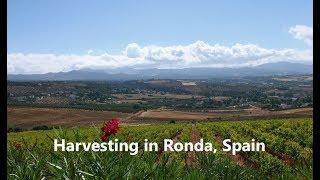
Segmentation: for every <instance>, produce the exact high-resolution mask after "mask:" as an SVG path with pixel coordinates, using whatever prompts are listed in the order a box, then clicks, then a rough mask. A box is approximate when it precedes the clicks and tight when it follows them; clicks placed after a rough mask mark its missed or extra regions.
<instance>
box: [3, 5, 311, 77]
mask: <svg viewBox="0 0 320 180" xmlns="http://www.w3.org/2000/svg"><path fill="white" fill-rule="evenodd" d="M296 25H303V26H306V27H309V28H312V1H311V0H307V1H305V0H294V1H292V0H291V1H289V0H281V1H278V0H268V1H254V0H243V1H234V0H224V1H214V0H210V1H209V0H200V1H195V0H193V1H191V0H183V1H182V0H161V1H160V0H159V1H155V0H116V1H111V0H109V1H108V0H94V1H87V0H66V1H63V0H28V1H21V0H9V1H8V54H17V53H23V54H24V55H26V54H31V53H32V54H53V55H56V56H59V55H66V54H68V55H69V54H73V55H81V54H86V53H88V51H89V52H94V53H96V54H103V53H108V54H110V55H121V54H122V53H123V51H126V50H127V48H128V45H130V44H131V43H136V44H134V45H138V49H139V48H143V47H150V46H160V47H170V46H178V45H181V46H188V45H190V44H194V43H195V42H197V41H203V42H205V43H206V44H209V45H212V46H213V45H215V44H219V45H221V46H225V47H232V46H234V45H235V44H237V43H240V44H244V45H245V44H253V45H256V46H259V47H263V48H265V49H277V50H281V49H286V48H289V49H294V50H307V49H310V45H308V44H307V43H304V42H303V41H301V38H300V40H299V38H294V37H293V35H292V34H291V33H288V32H289V29H290V28H291V27H294V26H296ZM134 48H137V47H134ZM135 50H136V49H135ZM144 57H145V56H144ZM12 61H13V60H12ZM15 61H17V60H15ZM44 61H45V60H42V61H41V60H38V61H37V63H39V62H44ZM118 61H119V60H118ZM11 66H13V68H14V67H15V66H17V65H15V64H11ZM72 66H76V65H74V64H73V65H72ZM78 68H80V67H78ZM18 69H19V68H18ZM58 69H59V68H58ZM58 69H57V71H59V70H69V69H70V68H69V69H68V68H65V69H63V68H62V69H61V68H60V69H59V70H58ZM13 71H15V72H16V73H18V70H13ZM24 71H25V72H28V70H24ZM29 71H30V70H29ZM49 71H50V70H49ZM51 71H55V70H51ZM21 72H22V71H21ZM30 72H31V71H30Z"/></svg>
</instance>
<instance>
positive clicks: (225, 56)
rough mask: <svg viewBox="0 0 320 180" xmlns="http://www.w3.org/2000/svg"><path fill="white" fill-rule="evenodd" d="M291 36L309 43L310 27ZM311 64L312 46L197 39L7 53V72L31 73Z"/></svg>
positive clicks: (310, 40)
mask: <svg viewBox="0 0 320 180" xmlns="http://www.w3.org/2000/svg"><path fill="white" fill-rule="evenodd" d="M289 32H290V33H291V34H293V35H294V37H295V38H297V39H301V40H304V41H305V42H307V43H308V44H312V39H313V36H312V28H309V27H306V26H299V25H297V26H295V27H292V28H290V31H289ZM280 61H287V62H299V63H312V61H313V54H312V49H307V50H296V49H267V48H263V47H260V46H258V45H254V44H235V45H233V46H230V47H228V46H221V45H219V44H215V45H210V44H208V43H205V42H203V41H197V42H195V43H192V44H189V45H185V46H182V45H178V46H166V47H161V46H145V47H140V46H139V45H138V44H136V43H132V44H128V45H127V47H126V48H125V50H124V51H122V53H120V54H116V55H110V54H107V53H105V54H100V55H99V54H96V53H93V51H92V50H90V51H89V52H88V53H87V54H84V55H74V54H61V55H57V54H22V53H12V54H8V61H7V68H8V73H9V74H34V73H48V72H61V71H64V72H65V71H71V70H79V69H84V68H90V69H111V68H120V67H133V68H187V67H244V66H256V65H260V64H265V63H272V62H280Z"/></svg>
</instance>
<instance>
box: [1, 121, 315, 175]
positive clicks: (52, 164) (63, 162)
mask: <svg viewBox="0 0 320 180" xmlns="http://www.w3.org/2000/svg"><path fill="white" fill-rule="evenodd" d="M312 124H313V123H312V120H311V119H303V118H299V119H290V120H282V119H275V120H266V121H264V120H260V121H241V122H216V123H197V124H191V123H184V124H181V123H169V124H161V125H148V126H122V127H121V128H120V131H119V132H118V133H117V134H116V135H115V136H112V138H111V139H115V138H117V139H119V141H122V142H124V141H125V142H139V144H140V145H141V144H142V143H143V141H144V139H145V138H147V139H149V141H153V142H157V143H158V144H159V145H160V146H161V145H162V142H163V139H165V138H171V139H177V140H178V141H180V142H190V141H193V140H194V137H195V136H194V134H195V133H196V132H198V134H199V137H198V138H203V139H204V141H205V142H211V143H213V145H214V147H215V148H217V149H218V150H217V153H212V152H208V153H206V152H197V153H196V163H193V165H192V166H190V165H189V164H188V163H187V161H188V158H190V154H189V153H190V152H162V151H158V152H144V151H143V148H139V149H140V151H139V153H138V154H137V155H135V156H132V155H130V154H129V152H109V151H106V152H91V151H89V152H84V151H80V152H61V151H58V152H54V151H53V139H55V138H57V139H66V140H67V141H70V142H93V141H97V142H100V129H99V127H90V128H73V129H62V128H58V129H51V130H41V131H25V132H16V133H8V150H7V151H8V152H7V153H8V155H7V164H8V177H9V179H41V178H42V177H46V179H52V178H54V179H66V178H67V179H81V178H85V179H182V178H183V179H312V169H313V167H312V151H313V144H312V137H313V131H312ZM41 128H44V127H41ZM41 128H40V129H41ZM219 138H222V139H227V138H230V139H232V141H234V142H250V141H251V139H252V138H255V139H257V140H259V141H260V142H264V143H265V144H266V147H267V148H266V151H265V152H241V153H239V154H240V155H241V156H242V157H243V159H244V161H245V165H240V164H239V162H237V161H235V160H234V159H231V158H230V156H228V155H226V154H225V153H224V152H223V151H222V150H221V148H222V143H221V142H219ZM160 149H161V148H160Z"/></svg>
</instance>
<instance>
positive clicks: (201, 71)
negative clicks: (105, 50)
mask: <svg viewBox="0 0 320 180" xmlns="http://www.w3.org/2000/svg"><path fill="white" fill-rule="evenodd" d="M311 73H313V65H307V64H300V63H289V62H278V63H267V64H263V65H259V66H255V67H241V68H184V69H156V68H152V69H134V68H118V69H108V70H93V69H81V70H73V71H69V72H58V73H46V74H8V76H7V79H8V80H11V81H35V80H43V81H54V80H57V81H59V80H120V81H121V80H137V79H210V78H223V77H244V76H273V75H292V74H311Z"/></svg>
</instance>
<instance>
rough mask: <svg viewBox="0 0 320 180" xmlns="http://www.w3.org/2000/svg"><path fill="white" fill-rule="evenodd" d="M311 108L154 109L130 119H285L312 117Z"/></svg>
mask: <svg viewBox="0 0 320 180" xmlns="http://www.w3.org/2000/svg"><path fill="white" fill-rule="evenodd" d="M312 112H313V109H312V108H299V109H289V110H282V111H268V110H262V109H260V108H249V109H244V110H212V111H209V112H185V111H174V110H169V109H155V110H147V111H142V112H139V113H138V115H137V116H135V117H134V118H132V119H136V120H138V121H139V120H148V119H149V120H152V119H153V120H170V119H174V120H178V121H179V120H180V121H188V120H193V121H194V120H196V121H207V120H208V121H218V120H243V119H251V118H254V119H256V118H258V119H259V118H260V119H261V118H277V117H278V118H285V117H312Z"/></svg>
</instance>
